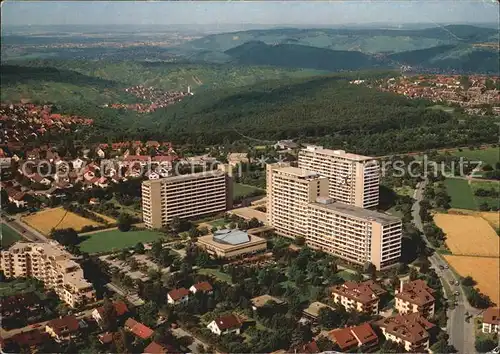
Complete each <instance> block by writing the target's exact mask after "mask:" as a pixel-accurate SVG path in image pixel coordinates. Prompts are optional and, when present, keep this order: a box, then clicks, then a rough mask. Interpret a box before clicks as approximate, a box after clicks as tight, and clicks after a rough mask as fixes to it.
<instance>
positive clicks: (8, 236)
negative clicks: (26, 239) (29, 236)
mask: <svg viewBox="0 0 500 354" xmlns="http://www.w3.org/2000/svg"><path fill="white" fill-rule="evenodd" d="M1 225H2V248H3V249H6V248H8V247H9V246H10V245H12V244H13V243H14V242H16V241H19V240H20V239H21V235H20V234H19V233H18V232H17V231H16V230H14V229H13V228H12V227H10V226H9V225H7V224H3V223H2V224H1Z"/></svg>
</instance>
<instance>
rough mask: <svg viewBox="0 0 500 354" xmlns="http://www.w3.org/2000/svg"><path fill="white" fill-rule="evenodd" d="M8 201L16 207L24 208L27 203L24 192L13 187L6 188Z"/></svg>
mask: <svg viewBox="0 0 500 354" xmlns="http://www.w3.org/2000/svg"><path fill="white" fill-rule="evenodd" d="M6 192H7V196H8V197H9V202H11V203H13V204H15V205H16V207H18V208H24V207H25V206H26V205H27V201H26V193H24V192H21V191H20V190H17V189H14V188H6Z"/></svg>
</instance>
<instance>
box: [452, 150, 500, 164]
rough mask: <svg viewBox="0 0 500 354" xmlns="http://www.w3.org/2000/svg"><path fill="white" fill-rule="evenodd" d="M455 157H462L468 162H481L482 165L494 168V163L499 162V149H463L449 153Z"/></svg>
mask: <svg viewBox="0 0 500 354" xmlns="http://www.w3.org/2000/svg"><path fill="white" fill-rule="evenodd" d="M451 154H452V155H455V156H463V157H464V158H466V159H467V160H469V161H482V162H483V164H489V165H491V166H495V163H497V162H498V161H500V148H498V147H491V148H487V149H481V150H480V149H475V150H470V149H467V148H466V149H463V150H462V151H458V150H457V151H453V152H452V153H451Z"/></svg>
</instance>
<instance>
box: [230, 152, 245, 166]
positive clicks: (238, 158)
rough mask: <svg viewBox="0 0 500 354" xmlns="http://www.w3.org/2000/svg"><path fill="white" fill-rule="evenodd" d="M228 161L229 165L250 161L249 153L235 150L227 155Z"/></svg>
mask: <svg viewBox="0 0 500 354" xmlns="http://www.w3.org/2000/svg"><path fill="white" fill-rule="evenodd" d="M227 161H228V163H229V165H231V166H237V165H238V164H240V163H248V162H249V159H248V154H247V153H246V152H245V153H239V152H233V153H230V154H228V155H227Z"/></svg>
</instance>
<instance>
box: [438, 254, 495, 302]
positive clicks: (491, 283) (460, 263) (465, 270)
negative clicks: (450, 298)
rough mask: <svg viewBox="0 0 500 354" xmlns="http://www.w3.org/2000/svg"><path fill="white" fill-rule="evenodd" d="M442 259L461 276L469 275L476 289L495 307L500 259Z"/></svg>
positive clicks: (459, 257) (453, 257)
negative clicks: (488, 298)
mask: <svg viewBox="0 0 500 354" xmlns="http://www.w3.org/2000/svg"><path fill="white" fill-rule="evenodd" d="M444 258H445V259H446V261H447V262H448V263H450V265H451V266H452V267H453V268H454V269H455V271H456V272H457V273H458V274H460V275H461V276H464V277H465V276H467V275H470V276H471V277H472V278H473V279H474V280H475V281H476V282H477V285H476V288H477V289H479V290H480V291H481V292H482V293H484V294H486V295H488V296H489V297H490V299H491V300H492V301H493V302H494V303H496V304H497V305H498V304H499V303H500V287H499V282H498V279H499V278H500V273H499V269H500V258H498V255H497V256H496V257H467V256H452V255H445V256H444Z"/></svg>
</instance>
